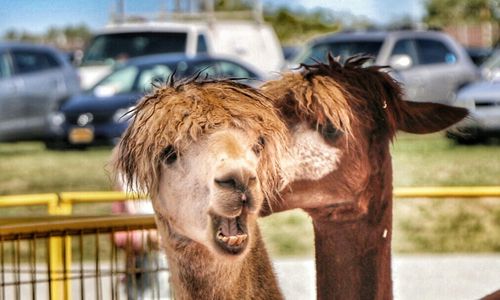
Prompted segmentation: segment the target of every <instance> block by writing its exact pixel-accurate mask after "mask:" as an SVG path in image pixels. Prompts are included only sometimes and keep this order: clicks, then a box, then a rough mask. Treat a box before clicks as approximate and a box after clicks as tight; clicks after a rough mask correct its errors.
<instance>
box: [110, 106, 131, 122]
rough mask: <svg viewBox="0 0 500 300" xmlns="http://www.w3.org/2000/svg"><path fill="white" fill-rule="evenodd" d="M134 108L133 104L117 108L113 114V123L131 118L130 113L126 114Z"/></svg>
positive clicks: (127, 120)
mask: <svg viewBox="0 0 500 300" xmlns="http://www.w3.org/2000/svg"><path fill="white" fill-rule="evenodd" d="M134 108H135V106H130V107H127V108H120V109H117V110H116V112H115V114H114V115H113V122H115V123H125V122H129V121H130V119H131V118H132V115H127V114H128V113H129V112H131V111H132V110H133V109H134Z"/></svg>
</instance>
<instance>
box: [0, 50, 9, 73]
mask: <svg viewBox="0 0 500 300" xmlns="http://www.w3.org/2000/svg"><path fill="white" fill-rule="evenodd" d="M10 74H11V71H10V66H9V61H8V57H7V54H5V53H1V54H0V78H8V77H10Z"/></svg>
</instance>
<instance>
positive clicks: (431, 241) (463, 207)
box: [0, 134, 500, 256]
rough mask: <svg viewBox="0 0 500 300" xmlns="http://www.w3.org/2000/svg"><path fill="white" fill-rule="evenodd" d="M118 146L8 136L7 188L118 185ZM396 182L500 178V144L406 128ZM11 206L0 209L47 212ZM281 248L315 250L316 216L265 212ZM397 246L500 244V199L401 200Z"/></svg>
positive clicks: (397, 150)
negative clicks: (52, 145) (114, 153)
mask: <svg viewBox="0 0 500 300" xmlns="http://www.w3.org/2000/svg"><path fill="white" fill-rule="evenodd" d="M110 153H111V149H110V148H94V149H90V150H89V151H66V152H63V151H46V150H45V149H44V148H43V145H42V144H39V143H19V144H0V195H5V194H23V193H41V192H59V191H88V190H111V184H110V180H109V176H108V174H107V172H106V164H107V162H108V159H109V156H110ZM392 153H393V168H394V186H396V187H402V186H459V185H470V186H478V185H500V146H499V145H476V146H458V145H455V144H453V143H452V142H450V141H448V140H446V139H445V138H443V137H442V135H438V134H434V135H427V136H415V135H410V134H403V135H400V136H399V137H398V139H397V140H396V141H395V142H394V144H393V146H392ZM44 212H45V211H44V209H43V208H15V209H9V210H7V209H3V210H2V211H0V216H6V215H18V214H21V213H24V214H43V213H44ZM109 212H110V207H109V205H108V204H99V205H91V206H89V207H88V206H77V207H76V208H75V213H76V214H97V213H100V214H107V213H109ZM260 225H261V228H262V231H263V234H264V236H265V240H266V243H267V247H268V248H269V250H270V252H271V253H272V254H273V255H278V256H284V255H288V256H290V255H292V256H303V255H312V253H313V238H314V237H313V232H312V226H311V222H310V218H309V217H308V216H307V215H306V214H305V213H303V212H302V211H299V210H294V211H289V212H284V213H279V214H275V215H273V216H270V217H266V218H263V219H261V220H260ZM393 236H394V240H393V249H394V250H395V251H396V252H404V253H411V252H472V251H473V252H498V251H500V240H499V239H498V238H497V237H498V236H500V199H481V200H457V199H452V200H439V199H406V200H396V201H395V204H394V235H393Z"/></svg>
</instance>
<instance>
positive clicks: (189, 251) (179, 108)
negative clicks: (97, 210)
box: [114, 80, 287, 299]
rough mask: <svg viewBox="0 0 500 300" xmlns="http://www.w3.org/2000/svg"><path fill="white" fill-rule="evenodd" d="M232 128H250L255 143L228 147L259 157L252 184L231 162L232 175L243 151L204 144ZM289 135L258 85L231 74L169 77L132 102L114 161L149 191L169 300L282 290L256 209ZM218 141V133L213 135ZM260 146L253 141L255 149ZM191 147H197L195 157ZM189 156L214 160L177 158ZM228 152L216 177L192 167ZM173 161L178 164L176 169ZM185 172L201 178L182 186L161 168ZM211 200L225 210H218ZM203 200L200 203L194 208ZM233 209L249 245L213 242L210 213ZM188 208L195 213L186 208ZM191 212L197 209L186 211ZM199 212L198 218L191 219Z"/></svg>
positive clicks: (269, 192)
mask: <svg viewBox="0 0 500 300" xmlns="http://www.w3.org/2000/svg"><path fill="white" fill-rule="evenodd" d="M237 132H239V133H240V135H238V136H241V137H246V136H247V135H246V134H248V136H252V137H256V139H257V140H258V144H254V145H255V146H251V145H252V144H251V143H249V142H248V141H236V143H237V146H239V145H240V144H242V145H245V146H244V149H242V150H241V149H239V148H235V149H236V150H238V151H240V150H241V152H244V153H243V154H245V153H247V152H250V153H252V155H251V157H258V160H255V162H256V163H255V165H252V166H253V167H252V169H251V170H248V173H250V172H254V173H253V174H255V173H256V176H255V177H254V180H253V181H251V182H253V183H252V184H250V183H247V182H244V181H238V182H236V181H235V180H236V178H238V179H240V177H231V176H233V175H232V174H231V172H234V171H235V170H237V171H239V172H241V174H240V173H238V174H236V175H234V176H244V174H243V169H242V168H238V167H240V166H241V165H242V164H241V163H240V164H238V163H239V161H238V159H239V160H243V159H245V158H246V156H243V154H239V152H238V151H236V152H237V154H234V153H233V154H234V155H233V156H229V157H226V158H224V159H222V160H219V159H215V158H213V156H214V155H216V154H219V153H222V152H224V153H229V152H231V151H232V150H227V149H226V148H221V149H218V150H217V151H216V152H217V153H210V154H206V153H207V152H205V151H204V150H206V149H207V148H209V149H211V150H212V151H213V145H219V144H217V140H215V141H214V140H213V139H212V140H210V137H213V136H217V134H220V135H222V136H224V137H226V138H227V141H232V140H231V139H230V137H232V138H233V139H234V136H235V134H236V133H237ZM250 133H251V134H250ZM286 134H287V128H286V126H285V124H284V123H283V122H282V121H281V120H280V118H279V116H278V112H277V111H276V110H275V108H274V107H273V106H272V104H271V101H270V100H269V99H268V98H267V97H266V96H265V95H264V94H262V93H261V92H259V91H257V90H255V89H253V88H251V87H248V86H245V85H242V84H239V83H236V82H230V81H196V80H189V81H185V82H179V83H176V84H174V83H171V84H168V85H167V86H163V87H160V88H157V89H156V90H155V91H154V92H153V93H152V94H151V95H148V96H146V97H144V98H143V99H142V100H141V101H140V102H139V104H138V106H137V108H136V109H135V111H134V120H133V122H132V123H131V125H130V126H129V128H128V129H127V131H126V132H125V134H124V136H123V138H122V140H121V142H120V144H119V145H118V148H117V150H116V152H115V161H114V167H115V172H116V174H120V176H122V180H123V181H122V182H126V183H128V185H129V188H134V189H135V190H139V191H143V192H147V193H149V195H150V196H151V199H152V201H153V207H154V209H155V216H156V223H157V225H158V229H159V232H160V235H161V237H162V246H163V248H164V249H165V251H166V253H167V259H168V262H169V266H170V269H171V274H172V282H173V290H174V294H175V297H176V299H282V296H281V293H280V291H279V288H278V284H277V281H276V278H275V276H274V273H273V270H272V265H271V262H270V259H269V257H268V255H267V251H266V249H265V247H264V244H263V242H262V239H261V236H260V232H259V229H258V226H257V223H256V217H257V213H258V209H259V208H260V207H261V202H262V199H263V198H264V197H263V196H266V198H267V199H269V198H272V197H273V195H276V194H277V187H278V185H279V183H280V168H279V164H278V162H279V160H280V157H281V155H282V154H283V153H285V152H286V145H287V139H286V136H287V135H286ZM219 140H222V138H221V137H220V136H219ZM225 141H226V140H225ZM219 143H220V142H219ZM233 146H234V145H233ZM257 146H258V147H259V148H258V149H254V148H253V147H257ZM197 147H198V148H197ZM200 147H204V148H200ZM223 147H227V146H223ZM171 149H174V150H175V153H173V152H172V151H171ZM193 149H195V150H193ZM166 150H168V151H167V152H168V155H175V157H176V159H175V161H176V163H175V164H174V163H173V162H171V163H170V166H168V164H169V162H168V161H169V158H168V155H167V157H165V156H166V154H165V151H166ZM233 150H234V149H233ZM190 151H194V153H196V154H195V156H193V154H192V153H193V152H190ZM236 152H235V153H236ZM183 153H186V157H187V158H186V160H185V161H183V162H186V164H180V162H181V161H182V156H183ZM188 153H191V156H189V155H188ZM199 153H201V154H199ZM196 155H197V156H196ZM208 155H210V156H208ZM205 156H206V157H205ZM189 157H191V158H194V159H198V162H200V161H201V163H202V164H203V163H205V160H204V159H205V158H206V159H212V158H213V159H212V160H210V161H207V162H206V164H205V165H204V166H200V165H199V163H198V165H196V166H194V169H183V166H190V165H189V163H187V162H189ZM233 158H234V160H235V163H234V165H233V167H234V168H233V169H231V168H229V169H228V171H227V172H228V173H222V174H221V173H217V174H216V175H220V176H222V177H221V178H222V179H220V181H219V182H218V181H217V177H215V180H214V178H212V177H211V175H213V174H214V173H210V174H205V173H203V171H202V172H201V173H197V171H199V170H200V169H203V168H202V167H206V168H207V169H211V170H212V169H215V170H218V169H217V167H214V168H209V167H212V166H217V165H222V162H223V161H231V159H233ZM256 159H257V158H256ZM252 162H253V161H252ZM245 167H246V168H248V166H247V165H245ZM178 169H182V172H177V170H178ZM245 170H247V169H245ZM185 171H186V172H187V173H186V174H185V175H186V176H187V177H191V176H195V175H198V176H199V177H201V178H203V179H205V178H206V181H207V184H206V185H203V184H205V183H204V182H202V181H196V180H191V181H189V182H190V183H189V184H190V185H189V186H185V185H186V183H185V182H183V179H186V178H185V177H182V179H179V178H178V177H174V178H176V180H173V179H172V178H171V177H169V176H168V175H165V174H175V175H178V174H184V173H185ZM255 171H256V172H255ZM168 172H170V173H168ZM199 174H201V175H199ZM245 174H246V173H245ZM248 176H251V175H248ZM195 178H198V177H195ZM186 180H187V179H186ZM214 181H215V182H217V184H218V188H213V189H212V190H210V189H209V187H211V185H209V184H212V185H213V184H214ZM160 182H161V185H160ZM191 182H193V183H191ZM249 182H250V181H249ZM259 184H260V186H259ZM201 185H203V186H201ZM232 185H234V186H232ZM167 187H169V188H167ZM165 189H167V190H165ZM178 191H180V192H178ZM263 194H264V195H263ZM172 195H173V196H172ZM235 195H237V196H235ZM209 196H210V198H208V197H209ZM183 197H184V198H183ZM242 197H244V198H242ZM206 199H209V201H207V200H206ZM243 199H245V200H243ZM206 202H208V204H207V203H206ZM257 202H258V204H257ZM172 203H174V204H178V206H176V205H171V204H172ZM216 204H219V206H220V205H222V206H223V207H225V208H226V209H225V210H224V209H219V210H217V211H216V210H215V208H214V207H215V205H216ZM201 205H205V206H203V208H200V207H201ZM166 207H169V208H174V209H173V210H169V209H166ZM179 207H180V209H178V208H179ZM233 208H234V211H238V210H239V211H240V213H239V214H238V215H237V216H238V217H239V218H240V219H239V220H240V221H238V222H245V221H244V220H246V223H245V224H246V225H244V226H246V230H247V233H248V237H247V238H246V241H248V246H247V247H246V248H245V250H244V252H241V253H239V254H237V255H236V254H235V253H232V254H231V253H229V252H228V251H229V250H227V251H226V252H224V253H221V251H222V250H220V249H221V248H217V247H218V246H217V245H216V244H215V243H216V242H215V241H214V239H215V238H217V237H218V235H217V234H218V233H216V232H217V227H218V226H219V225H214V224H215V222H217V221H216V220H217V217H214V216H213V215H215V213H216V212H217V215H218V216H219V217H218V218H220V219H222V218H225V219H229V218H230V217H231V218H236V216H232V215H231V216H230V215H229V214H227V213H226V211H227V210H229V209H233ZM175 209H177V210H175ZM187 210H192V211H193V212H197V214H187V213H186V212H187ZM231 212H232V211H231ZM183 213H185V214H184V215H183ZM221 213H222V215H221ZM193 215H195V216H196V217H198V216H199V218H196V217H195V218H193V217H192V216H193ZM198 219H202V220H201V222H200V223H203V222H204V223H203V225H201V226H199V227H196V225H197V224H198V223H196V222H197V221H199V220H198ZM241 220H243V221H241ZM228 222H229V221H228ZM188 223H189V224H188ZM191 223H193V224H195V223H196V224H195V225H193V224H191ZM189 226H191V227H189ZM228 226H229V225H228ZM234 226H240V225H234ZM185 228H189V229H185ZM179 229H180V230H179ZM240 229H241V228H240ZM218 230H219V231H221V230H222V229H220V228H219V229H218ZM228 230H229V229H228ZM241 230H242V229H241ZM200 231H203V232H204V234H203V236H204V237H203V238H202V240H200V235H199V234H198V232H200ZM193 232H194V233H193ZM190 234H192V235H190ZM214 245H215V246H214ZM217 249H218V250H217ZM217 251H219V252H217ZM233 254H234V255H233Z"/></svg>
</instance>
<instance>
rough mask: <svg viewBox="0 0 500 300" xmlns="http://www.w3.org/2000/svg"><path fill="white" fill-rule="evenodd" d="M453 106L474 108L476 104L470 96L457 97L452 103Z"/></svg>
mask: <svg viewBox="0 0 500 300" xmlns="http://www.w3.org/2000/svg"><path fill="white" fill-rule="evenodd" d="M453 105H454V106H458V107H463V108H467V109H468V110H474V109H475V108H476V104H475V102H474V99H472V98H459V99H457V100H455V102H454V103H453Z"/></svg>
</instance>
